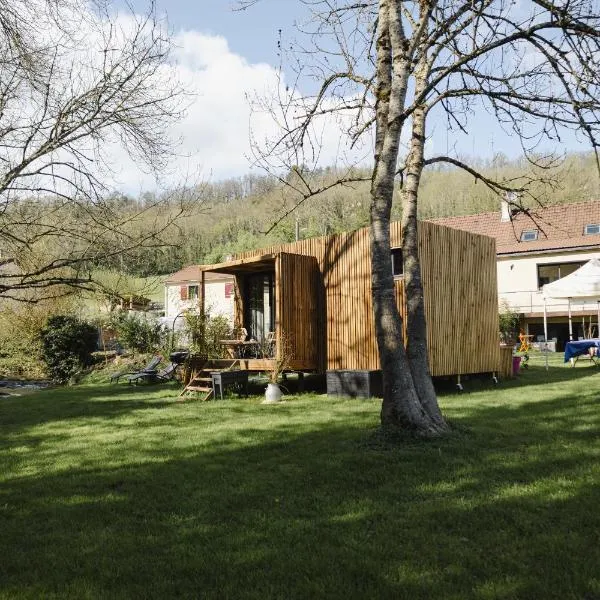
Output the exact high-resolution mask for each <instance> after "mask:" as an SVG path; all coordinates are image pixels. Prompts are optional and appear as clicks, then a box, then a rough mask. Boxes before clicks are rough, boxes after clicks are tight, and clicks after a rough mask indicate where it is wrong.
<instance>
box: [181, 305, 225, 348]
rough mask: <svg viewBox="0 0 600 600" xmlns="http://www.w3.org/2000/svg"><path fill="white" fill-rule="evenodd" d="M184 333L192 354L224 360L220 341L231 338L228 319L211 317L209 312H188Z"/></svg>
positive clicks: (217, 316) (219, 316)
mask: <svg viewBox="0 0 600 600" xmlns="http://www.w3.org/2000/svg"><path fill="white" fill-rule="evenodd" d="M184 331H185V334H186V336H187V338H188V341H189V344H190V351H191V352H192V353H194V354H200V355H202V356H206V357H207V358H215V359H216V358H224V351H223V345H222V344H221V343H220V340H224V339H230V338H231V325H230V324H229V320H228V319H227V317H224V316H223V315H216V316H214V317H211V316H210V314H209V313H208V311H199V312H191V311H187V312H186V313H185V329H184Z"/></svg>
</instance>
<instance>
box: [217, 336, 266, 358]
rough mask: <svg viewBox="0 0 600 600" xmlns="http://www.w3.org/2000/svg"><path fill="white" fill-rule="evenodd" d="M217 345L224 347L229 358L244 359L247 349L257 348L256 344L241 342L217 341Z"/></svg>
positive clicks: (253, 342) (257, 344)
mask: <svg viewBox="0 0 600 600" xmlns="http://www.w3.org/2000/svg"><path fill="white" fill-rule="evenodd" d="M219 344H222V345H223V346H225V348H226V350H227V352H228V354H229V356H230V357H231V358H244V357H245V356H246V351H247V350H248V349H250V348H256V347H257V346H259V343H258V342H255V341H249V342H246V341H243V340H219Z"/></svg>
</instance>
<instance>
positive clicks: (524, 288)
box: [498, 250, 600, 313]
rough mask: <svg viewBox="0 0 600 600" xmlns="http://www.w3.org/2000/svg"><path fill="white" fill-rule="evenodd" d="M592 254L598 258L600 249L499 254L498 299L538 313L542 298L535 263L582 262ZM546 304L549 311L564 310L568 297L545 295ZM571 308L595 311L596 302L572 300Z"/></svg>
mask: <svg viewBox="0 0 600 600" xmlns="http://www.w3.org/2000/svg"><path fill="white" fill-rule="evenodd" d="M591 258H600V251H597V250H596V251H594V252H589V251H588V252H562V253H552V254H550V253H549V254H538V255H535V256H499V257H498V296H499V300H500V303H501V304H502V303H503V302H507V303H508V304H509V305H510V306H511V308H513V309H514V310H516V311H517V312H522V313H541V312H543V310H544V298H543V296H542V293H541V291H540V290H539V289H538V269H537V268H538V265H550V264H556V263H568V262H585V261H587V260H590V259H591ZM547 306H548V312H549V313H553V312H554V313H556V312H563V313H566V311H567V300H566V299H555V298H548V300H547ZM571 309H572V310H573V311H579V310H594V311H595V310H596V309H597V303H596V301H587V302H572V303H571Z"/></svg>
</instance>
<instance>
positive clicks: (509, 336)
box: [498, 302, 519, 346]
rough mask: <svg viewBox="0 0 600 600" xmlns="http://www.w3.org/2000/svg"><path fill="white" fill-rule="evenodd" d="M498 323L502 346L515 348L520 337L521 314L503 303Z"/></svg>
mask: <svg viewBox="0 0 600 600" xmlns="http://www.w3.org/2000/svg"><path fill="white" fill-rule="evenodd" d="M498 321H499V322H498V329H499V333H500V344H501V345H506V346H514V345H515V344H516V343H517V340H518V337H519V313H518V312H516V311H514V310H513V309H512V308H511V307H510V305H509V304H508V303H507V302H503V304H502V306H501V310H500V315H499V319H498Z"/></svg>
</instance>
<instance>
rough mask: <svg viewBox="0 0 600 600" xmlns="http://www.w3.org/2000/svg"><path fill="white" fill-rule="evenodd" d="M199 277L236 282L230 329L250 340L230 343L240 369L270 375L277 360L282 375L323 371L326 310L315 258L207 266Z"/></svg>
mask: <svg viewBox="0 0 600 600" xmlns="http://www.w3.org/2000/svg"><path fill="white" fill-rule="evenodd" d="M203 271H209V272H214V273H229V274H231V275H233V276H234V278H235V287H234V300H235V304H234V311H235V312H234V323H233V326H234V328H235V329H237V330H240V329H241V328H244V329H246V331H247V335H248V338H249V339H247V340H245V341H243V342H242V341H241V340H237V339H236V340H235V341H236V342H239V343H238V345H239V346H240V347H241V348H243V354H241V353H240V354H241V355H240V357H239V359H238V361H237V363H238V364H237V366H239V368H240V369H244V370H248V371H270V370H272V369H273V367H274V364H275V361H276V360H279V361H281V360H283V359H284V358H285V363H286V368H285V370H287V371H317V370H321V369H323V366H324V364H325V356H326V353H325V341H326V340H325V314H324V310H325V309H324V308H323V307H324V297H323V290H322V287H321V286H322V284H321V275H320V272H319V265H318V263H317V259H316V258H315V257H314V256H308V255H303V254H291V253H287V252H277V253H273V254H261V255H260V256H254V257H249V258H241V259H238V260H231V261H229V262H225V263H220V264H217V265H206V266H204V267H203ZM319 307H321V308H322V311H323V313H319ZM232 341H233V340H232ZM285 354H287V356H285ZM322 365H323V366H322Z"/></svg>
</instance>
